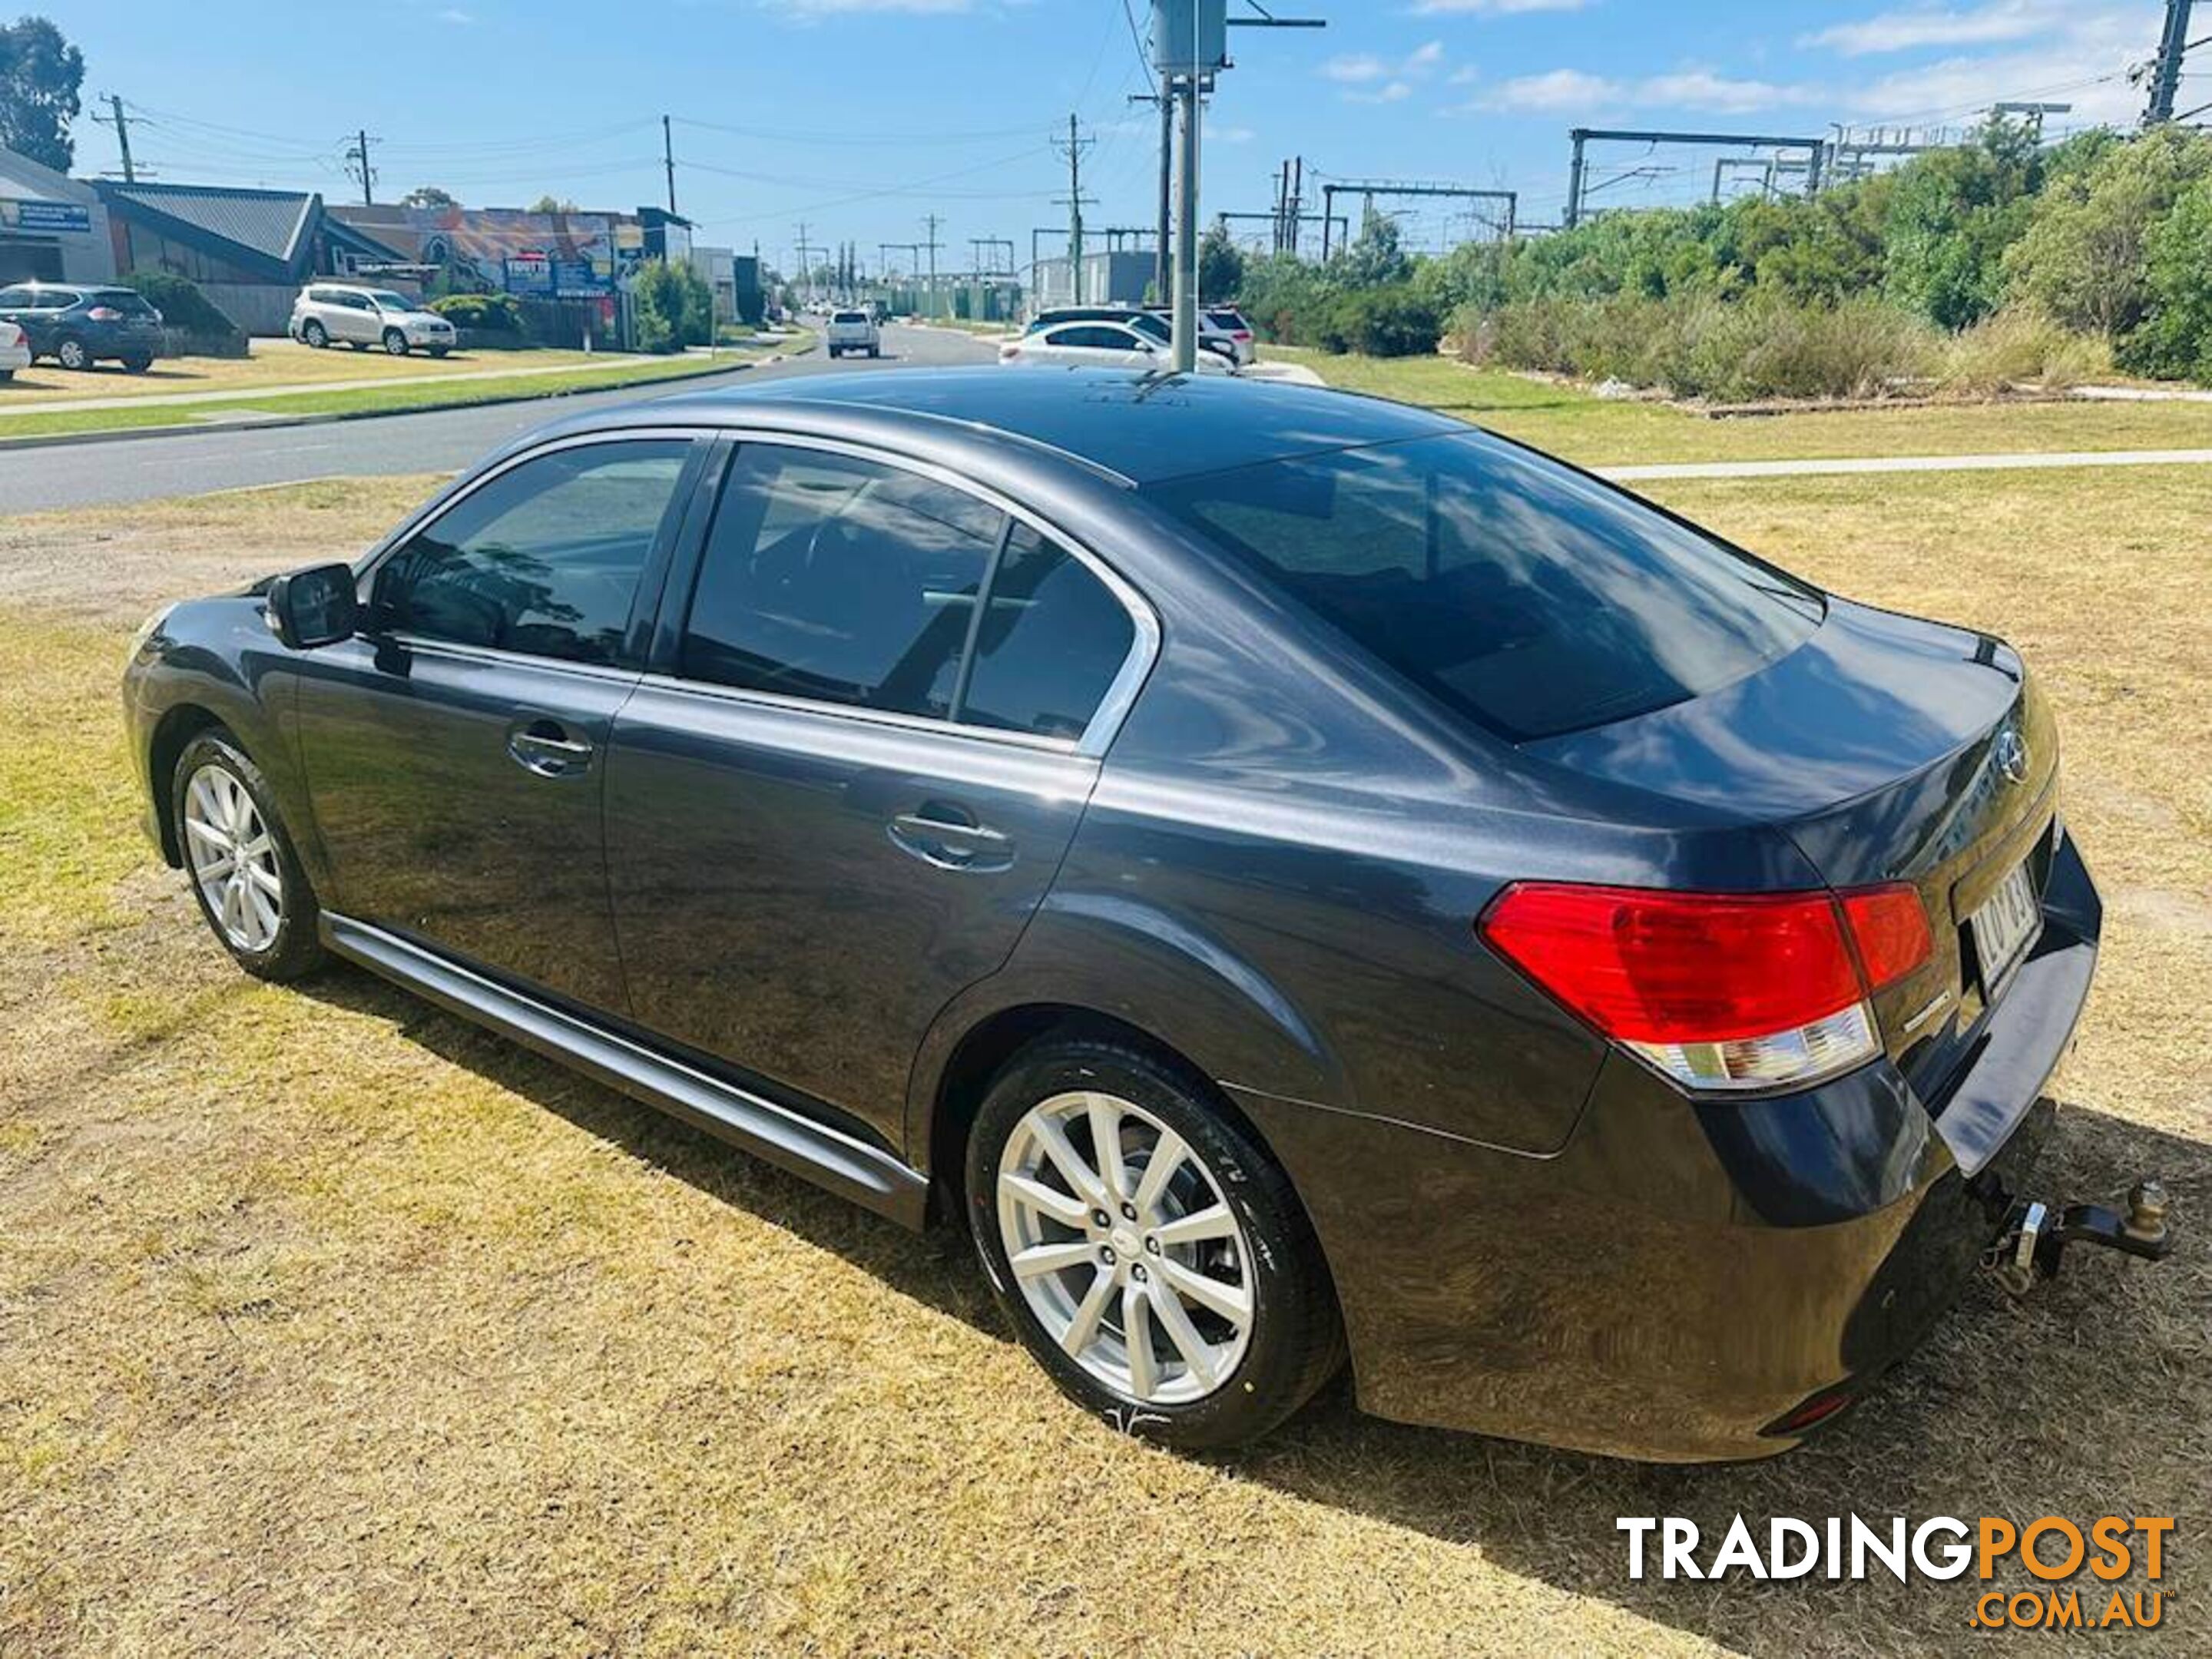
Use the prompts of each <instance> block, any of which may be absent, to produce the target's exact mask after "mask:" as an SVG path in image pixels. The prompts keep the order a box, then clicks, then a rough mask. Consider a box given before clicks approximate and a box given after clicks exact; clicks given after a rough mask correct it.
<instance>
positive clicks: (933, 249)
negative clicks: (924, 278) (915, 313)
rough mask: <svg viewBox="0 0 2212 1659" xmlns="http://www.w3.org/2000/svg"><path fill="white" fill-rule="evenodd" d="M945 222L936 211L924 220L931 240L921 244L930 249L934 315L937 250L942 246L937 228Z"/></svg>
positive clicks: (930, 294)
mask: <svg viewBox="0 0 2212 1659" xmlns="http://www.w3.org/2000/svg"><path fill="white" fill-rule="evenodd" d="M944 222H945V221H944V220H943V219H941V218H939V216H937V215H936V214H934V213H933V214H931V215H929V216H927V218H925V219H924V220H923V221H922V223H923V224H925V225H927V226H928V227H929V240H927V241H926V242H924V243H923V244H922V245H921V246H923V247H925V248H927V249H928V250H929V314H930V315H931V316H933V317H934V316H935V315H937V250H938V248H939V246H940V244H939V241H938V240H937V230H938V227H939V226H940V225H942V224H943V223H944Z"/></svg>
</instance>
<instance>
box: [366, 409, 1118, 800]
mask: <svg viewBox="0 0 2212 1659" xmlns="http://www.w3.org/2000/svg"><path fill="white" fill-rule="evenodd" d="M716 438H726V439H727V440H729V441H731V442H732V443H735V444H737V445H739V446H740V447H742V446H743V445H745V444H748V443H755V444H768V443H773V444H778V445H781V446H782V447H785V448H789V449H811V450H817V451H820V452H822V453H825V454H831V455H842V456H844V457H846V458H847V459H852V460H860V461H868V462H871V463H872V464H874V465H879V466H890V467H896V468H898V469H899V470H900V471H906V472H912V473H917V474H919V475H920V476H921V477H926V478H929V479H931V480H933V481H934V482H936V483H941V484H944V485H945V486H946V487H947V488H948V489H957V490H959V491H961V492H962V493H963V494H964V495H971V496H973V497H975V499H976V500H978V501H982V502H984V503H986V504H987V505H988V506H990V507H994V508H996V509H997V510H998V511H999V512H1000V513H1005V514H1006V516H1007V517H1008V518H1010V519H1012V520H1014V521H1015V522H1017V523H1019V524H1025V525H1027V526H1030V528H1031V529H1032V530H1034V531H1036V532H1037V534H1039V535H1040V536H1042V537H1044V538H1046V539H1047V540H1048V541H1050V542H1051V543H1052V544H1054V546H1056V547H1058V548H1060V550H1062V551H1064V552H1066V554H1068V555H1069V556H1071V557H1073V558H1074V559H1075V560H1076V561H1077V562H1079V563H1080V564H1082V565H1083V567H1084V568H1085V569H1087V570H1089V571H1090V572H1091V574H1092V575H1093V576H1096V577H1097V579H1098V580H1099V581H1100V582H1101V583H1103V585H1104V586H1105V588H1106V591H1107V592H1109V593H1111V594H1112V595H1113V596H1114V598H1115V599H1116V600H1117V601H1119V602H1120V604H1121V608H1122V610H1123V611H1126V612H1127V614H1128V617H1129V622H1130V626H1131V629H1132V630H1133V632H1132V636H1131V639H1130V641H1129V653H1128V655H1127V656H1126V657H1124V658H1123V659H1121V668H1120V670H1119V671H1117V672H1116V673H1115V676H1114V678H1113V679H1112V680H1111V681H1109V683H1108V684H1107V687H1106V691H1105V695H1104V696H1102V697H1100V698H1099V700H1098V706H1097V708H1095V709H1093V710H1092V711H1091V723H1090V724H1089V725H1088V726H1085V727H1084V729H1083V735H1082V736H1081V737H1080V738H1073V739H1071V738H1047V737H1040V736H1038V735H1037V734H1036V733H1035V732H1007V731H1003V730H1000V729H999V728H997V727H994V726H977V725H973V724H969V723H966V722H962V721H957V720H934V719H932V718H930V717H928V716H927V715H921V714H895V713H892V712H890V711H889V710H884V709H873V708H860V707H857V706H856V705H854V704H852V703H841V702H825V701H823V700H820V699H817V698H813V697H799V696H791V695H789V694H788V693H784V692H773V691H749V690H744V689H743V688H741V687H737V686H723V685H716V684H714V683H713V682H712V681H708V680H693V679H686V678H684V677H682V676H681V675H669V674H645V675H642V676H640V675H638V674H637V673H636V671H634V670H631V669H626V668H610V667H608V666H606V665H603V664H598V663H579V662H573V661H570V660H569V659H567V658H563V657H544V656H535V655H532V654H530V653H525V652H520V651H501V650H496V649H494V648H491V647H483V646H470V645H461V644H458V643H456V642H453V641H446V640H430V639H425V638H422V636H420V635H404V634H394V635H392V636H391V637H392V641H393V642H394V643H396V644H399V645H404V646H406V647H408V648H410V650H433V651H438V652H443V653H447V654H450V655H454V656H458V657H461V658H463V659H465V660H470V661H479V662H483V663H487V664H490V665H498V664H500V663H517V664H522V665H529V666H532V667H540V668H568V669H578V670H583V671H594V672H598V673H602V674H612V675H617V676H619V677H622V678H638V679H640V680H641V683H642V684H649V685H652V686H653V687H654V688H655V689H656V690H676V691H691V692H701V693H704V694H707V695H710V696H729V697H731V698H732V699H733V700H736V701H741V702H755V703H757V704H758V705H760V706H761V707H763V708H796V709H802V710H807V711H811V712H813V713H817V714H835V715H838V716H841V717H843V718H847V719H854V720H864V721H866V722H868V723H870V724H873V725H887V726H903V727H905V728H907V729H908V730H915V731H926V732H951V733H953V734H955V735H957V736H961V737H972V738H982V739H984V740H986V741H989V742H994V743H1002V744H1013V745H1014V746H1016V747H1018V748H1024V749H1037V750H1047V751H1050V752H1055V753H1060V754H1073V755H1079V756H1081V757H1085V758H1086V759H1091V760H1098V759H1103V757H1104V756H1105V754H1106V751H1107V750H1109V749H1110V748H1112V747H1113V744H1114V739H1115V738H1116V737H1118V736H1120V735H1121V726H1122V723H1123V722H1124V721H1125V720H1127V719H1128V716H1129V711H1130V709H1131V708H1134V707H1135V706H1136V702H1137V694H1138V693H1139V692H1140V691H1141V690H1144V686H1145V681H1146V679H1147V678H1150V676H1151V674H1152V665H1154V664H1155V663H1156V662H1158V659H1159V654H1160V641H1161V630H1160V619H1159V613H1158V611H1155V610H1153V609H1152V601H1151V600H1149V599H1146V597H1145V596H1144V594H1143V593H1141V592H1139V591H1138V589H1137V588H1136V587H1135V586H1133V585H1132V584H1131V582H1130V581H1129V580H1128V579H1127V577H1125V576H1123V575H1122V574H1121V572H1120V571H1118V570H1116V569H1115V568H1114V567H1113V566H1112V565H1111V564H1109V563H1108V562H1106V561H1105V560H1104V559H1103V558H1102V557H1101V556H1099V555H1098V554H1097V553H1095V552H1093V551H1092V550H1091V549H1090V548H1089V547H1088V546H1086V545H1085V544H1083V543H1082V542H1081V541H1079V540H1078V539H1077V538H1075V537H1073V536H1071V535H1070V534H1068V533H1067V532H1066V531H1065V530H1062V529H1061V528H1060V526H1057V525H1055V524H1054V523H1053V522H1052V521H1051V520H1048V519H1047V518H1045V517H1044V516H1043V515H1042V514H1041V513H1036V512H1035V511H1034V510H1032V509H1031V508H1030V507H1026V506H1024V505H1023V504H1022V503H1021V502H1019V501H1015V500H1014V499H1013V498H1012V496H1010V495H1006V493H1005V492H1003V491H1001V490H999V489H994V488H993V487H992V486H990V485H989V484H987V483H981V482H980V481H979V480H977V479H975V478H971V477H968V476H967V475H966V474H964V473H962V472H958V471H954V470H953V469H952V468H951V467H948V466H943V465H939V464H938V463H936V462H934V461H926V460H922V459H918V458H917V457H915V456H911V455H904V454H901V453H898V452H897V451H896V450H890V449H885V448H883V447H880V446H878V445H873V444H866V443H856V442H854V441H852V440H850V439H845V438H825V437H821V436H817V435H814V434H811V433H798V432H791V431H787V430H786V429H783V428H779V427H775V426H772V425H769V424H766V423H763V424H759V425H748V424H743V423H738V422H724V421H715V422H702V423H701V424H699V425H696V426H686V425H677V424H669V425H665V426H664V425H654V426H638V427H617V428H608V429H605V430H600V431H592V432H575V433H569V434H568V435H564V436H562V437H558V438H550V439H548V440H547V441H544V442H543V443H538V444H532V446H531V447H529V448H527V449H524V450H520V451H518V452H516V453H514V454H512V455H509V456H507V457H506V458H505V459H502V460H500V461H497V462H495V463H494V464H492V465H489V466H488V467H486V468H485V469H484V470H483V471H482V472H479V473H477V475H476V476H475V477H471V478H466V479H464V480H462V481H460V482H459V483H456V484H453V486H451V487H450V488H449V489H447V491H446V492H445V493H444V494H442V495H435V496H433V497H432V498H431V499H430V500H429V501H426V502H425V503H423V505H422V507H419V508H418V509H416V513H415V514H414V515H413V516H412V517H411V518H409V519H407V520H404V521H403V522H402V523H401V525H400V526H399V527H398V529H397V530H394V531H393V532H391V533H390V534H389V535H387V536H386V538H384V540H383V541H382V542H380V544H377V545H376V546H375V547H374V548H373V549H371V550H370V551H369V553H368V556H367V557H365V558H364V559H363V560H362V562H361V563H360V564H359V565H357V566H356V568H355V572H356V585H357V586H358V587H359V589H360V590H361V592H362V604H363V605H366V604H367V603H368V599H367V594H368V589H369V587H370V586H371V585H372V584H373V582H374V578H375V574H376V571H377V569H378V568H379V567H380V565H381V564H382V563H383V562H384V561H385V560H386V559H387V558H389V557H391V556H392V555H393V554H394V553H396V552H398V550H399V549H400V548H402V547H404V546H405V545H406V544H407V543H408V542H409V541H410V540H411V539H412V538H414V537H415V536H416V535H417V534H419V533H421V532H422V530H424V529H426V528H427V527H428V526H430V525H432V524H435V522H436V521H437V520H440V519H441V518H443V517H444V516H445V515H446V514H447V513H449V512H451V511H453V509H454V508H455V507H459V505H460V504H461V503H462V502H463V501H466V500H467V499H468V498H469V497H470V496H471V495H475V494H476V492H477V490H479V489H483V487H484V486H485V485H486V484H489V483H491V482H492V481H493V480H494V479H496V478H500V477H504V476H506V475H507V473H509V472H511V471H513V470H514V469H515V468H516V467H518V466H520V465H523V464H524V463H525V462H527V461H533V460H536V459H538V458H539V457H541V456H544V455H550V454H553V453H556V452H558V451H561V450H564V449H575V448H580V447H585V446H586V445H597V444H607V443H637V442H647V441H654V440H663V441H665V440H668V439H680V440H684V441H690V442H694V443H701V442H712V441H714V440H715V439H716ZM1069 459H1080V458H1078V457H1070V458H1069ZM715 506H716V510H717V511H718V512H719V511H720V501H719V500H718V501H717V502H716V504H715ZM712 527H713V526H712V520H709V521H708V533H709V534H710V535H711V533H712ZM704 554H705V550H704V548H703V547H702V550H701V556H702V558H703V557H704ZM697 582H698V574H697V572H696V569H695V570H694V572H693V574H692V585H693V586H694V588H695V589H696V586H697ZM661 602H662V604H663V605H665V604H666V603H667V596H666V595H665V594H664V595H663V597H662V601H661ZM684 603H685V606H686V608H687V611H688V609H689V606H690V594H689V593H687V594H685V595H684Z"/></svg>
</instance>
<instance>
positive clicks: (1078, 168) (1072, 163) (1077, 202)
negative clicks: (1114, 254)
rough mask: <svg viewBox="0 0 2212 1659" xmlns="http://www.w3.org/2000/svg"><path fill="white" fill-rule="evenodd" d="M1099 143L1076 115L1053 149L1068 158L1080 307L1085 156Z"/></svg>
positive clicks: (1070, 241)
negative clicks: (1082, 128)
mask: <svg viewBox="0 0 2212 1659" xmlns="http://www.w3.org/2000/svg"><path fill="white" fill-rule="evenodd" d="M1097 142H1098V141H1097V139H1095V138H1085V137H1082V136H1081V134H1080V132H1079V131H1078V129H1077V126H1076V120H1075V117H1074V115H1073V114H1072V113H1071V114H1070V115H1069V116H1068V118H1067V137H1066V140H1065V141H1064V142H1063V141H1062V140H1060V139H1058V138H1055V139H1054V140H1053V141H1052V147H1053V148H1054V149H1057V150H1061V151H1063V152H1064V153H1065V154H1066V156H1067V258H1068V263H1069V264H1070V266H1071V267H1072V268H1073V269H1072V274H1073V277H1074V280H1075V303H1076V304H1078V305H1081V304H1082V303H1083V209H1084V206H1085V202H1086V201H1087V200H1088V198H1087V197H1085V195H1084V193H1083V155H1084V152H1085V150H1087V149H1090V148H1091V146H1092V145H1093V144H1095V143H1097Z"/></svg>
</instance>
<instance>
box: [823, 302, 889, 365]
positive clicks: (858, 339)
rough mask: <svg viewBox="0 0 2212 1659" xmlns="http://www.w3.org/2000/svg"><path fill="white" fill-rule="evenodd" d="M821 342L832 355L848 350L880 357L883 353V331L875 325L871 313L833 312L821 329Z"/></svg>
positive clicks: (835, 355) (841, 354)
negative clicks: (826, 325) (824, 326)
mask: <svg viewBox="0 0 2212 1659" xmlns="http://www.w3.org/2000/svg"><path fill="white" fill-rule="evenodd" d="M822 343H823V345H825V346H827V347H828V348H829V355H830V356H832V357H842V356H844V355H845V354H846V353H847V352H848V351H859V352H865V353H866V355H867V356H871V357H880V356H883V355H884V331H883V330H881V329H880V328H878V327H877V326H876V319H875V317H874V316H873V314H872V313H868V312H866V311H839V312H833V313H830V317H829V326H828V327H827V328H825V329H824V330H823V332H822Z"/></svg>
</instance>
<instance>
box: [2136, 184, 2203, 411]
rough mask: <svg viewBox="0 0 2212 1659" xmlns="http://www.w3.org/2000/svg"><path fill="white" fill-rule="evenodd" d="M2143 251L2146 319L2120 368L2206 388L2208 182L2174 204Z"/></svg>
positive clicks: (2194, 188) (2194, 187)
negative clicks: (2194, 383) (2186, 381)
mask: <svg viewBox="0 0 2212 1659" xmlns="http://www.w3.org/2000/svg"><path fill="white" fill-rule="evenodd" d="M2145 252H2146V258H2145V274H2144V289H2145V292H2146V308H2147V314H2146V315H2145V317H2144V319H2143V322H2142V326H2140V327H2139V328H2137V329H2136V331H2134V332H2133V333H2132V334H2130V335H2129V336H2128V337H2127V338H2126V339H2125V340H2124V341H2122V342H2121V343H2120V350H2119V359H2120V364H2121V367H2123V368H2128V369H2131V370H2133V371H2135V372H2136V373H2137V374H2156V375H2162V376H2167V377H2172V378H2175V379H2185V380H2196V381H2197V382H2198V383H2199V384H2201V385H2204V386H2212V179H2200V180H2199V181H2198V182H2197V184H2195V185H2191V187H2190V189H2189V190H2188V191H2186V192H2185V194H2184V195H2183V196H2182V197H2181V198H2180V199H2179V201H2177V202H2175V203H2174V204H2173V211H2172V212H2171V213H2169V214H2168V215H2166V218H2165V220H2164V221H2163V222H2161V223H2160V225H2159V227H2158V228H2157V229H2156V230H2155V231H2154V232H2153V233H2152V234H2151V237H2150V240H2149V245H2148V248H2147V249H2146V250H2145Z"/></svg>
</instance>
